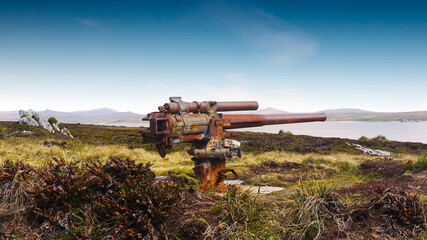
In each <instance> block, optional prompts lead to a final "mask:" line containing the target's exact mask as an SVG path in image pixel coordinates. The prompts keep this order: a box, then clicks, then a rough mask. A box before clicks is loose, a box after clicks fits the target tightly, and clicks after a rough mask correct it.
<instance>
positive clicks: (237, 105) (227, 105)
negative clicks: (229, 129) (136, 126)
mask: <svg viewBox="0 0 427 240" xmlns="http://www.w3.org/2000/svg"><path fill="white" fill-rule="evenodd" d="M216 106H217V109H216V111H217V112H227V111H246V110H257V109H258V102H256V101H240V102H216ZM159 109H166V110H167V111H169V112H170V113H178V112H179V111H180V104H179V103H176V102H172V103H166V104H165V105H163V106H162V107H160V108H159ZM185 110H186V111H189V112H192V113H198V112H201V113H207V112H208V103H207V102H189V103H187V104H186V105H185Z"/></svg>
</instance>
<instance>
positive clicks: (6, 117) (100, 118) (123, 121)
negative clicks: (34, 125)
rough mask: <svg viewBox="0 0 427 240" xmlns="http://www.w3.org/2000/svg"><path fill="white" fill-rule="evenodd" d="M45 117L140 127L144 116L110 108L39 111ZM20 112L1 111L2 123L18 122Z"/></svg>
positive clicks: (68, 121)
mask: <svg viewBox="0 0 427 240" xmlns="http://www.w3.org/2000/svg"><path fill="white" fill-rule="evenodd" d="M39 113H40V114H42V115H43V116H45V117H50V116H54V117H55V118H56V119H57V120H58V121H60V122H63V123H85V124H97V125H120V126H121V125H123V126H124V125H126V126H127V125H134V126H140V125H141V122H142V121H141V119H142V118H143V117H144V116H145V115H143V114H138V113H133V112H118V111H116V110H113V109H110V108H98V109H93V110H87V111H75V112H60V111H54V110H44V111H39ZM18 119H19V114H18V111H0V121H17V120H18Z"/></svg>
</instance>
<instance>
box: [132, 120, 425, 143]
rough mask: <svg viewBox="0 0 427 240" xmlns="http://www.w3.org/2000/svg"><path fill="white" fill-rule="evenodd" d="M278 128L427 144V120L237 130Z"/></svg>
mask: <svg viewBox="0 0 427 240" xmlns="http://www.w3.org/2000/svg"><path fill="white" fill-rule="evenodd" d="M125 125H126V126H128V127H131V126H132V127H137V126H138V127H139V126H141V124H125ZM280 130H283V131H290V132H292V133H293V134H295V135H311V136H317V137H338V138H350V139H358V138H360V137H361V136H366V137H369V138H372V137H376V136H378V135H383V136H386V138H387V139H390V140H394V141H401V142H422V143H426V144H427V122H361V121H348V122H311V123H295V124H282V125H270V126H263V127H254V128H242V129H239V130H238V131H250V132H268V133H278V132H279V131H280Z"/></svg>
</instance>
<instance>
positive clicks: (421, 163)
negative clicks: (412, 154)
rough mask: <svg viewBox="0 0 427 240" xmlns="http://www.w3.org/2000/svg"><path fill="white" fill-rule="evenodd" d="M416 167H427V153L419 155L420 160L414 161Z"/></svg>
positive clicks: (423, 168)
mask: <svg viewBox="0 0 427 240" xmlns="http://www.w3.org/2000/svg"><path fill="white" fill-rule="evenodd" d="M414 168H417V169H422V170H425V169H427V153H426V154H424V155H422V156H420V157H418V160H417V161H416V162H415V163H414Z"/></svg>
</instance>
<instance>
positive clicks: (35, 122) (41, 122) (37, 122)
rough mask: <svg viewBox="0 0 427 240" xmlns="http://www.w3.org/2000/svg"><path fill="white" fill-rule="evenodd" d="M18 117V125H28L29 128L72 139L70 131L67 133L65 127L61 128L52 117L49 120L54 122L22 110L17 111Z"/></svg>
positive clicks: (35, 113) (36, 113)
mask: <svg viewBox="0 0 427 240" xmlns="http://www.w3.org/2000/svg"><path fill="white" fill-rule="evenodd" d="M19 116H20V119H19V124H28V125H30V126H35V127H42V128H44V129H46V130H47V131H49V132H50V133H55V132H56V131H57V132H60V133H62V134H63V135H65V136H69V137H71V138H74V137H73V135H71V133H70V131H68V129H67V128H66V127H63V126H62V127H61V126H60V123H59V122H58V121H57V120H56V119H55V118H53V117H51V118H50V119H54V121H49V120H47V119H46V118H45V117H44V116H42V115H41V114H40V113H38V112H34V111H24V110H19ZM55 130H56V131H55Z"/></svg>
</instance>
